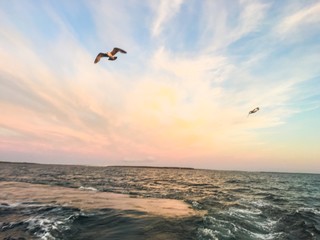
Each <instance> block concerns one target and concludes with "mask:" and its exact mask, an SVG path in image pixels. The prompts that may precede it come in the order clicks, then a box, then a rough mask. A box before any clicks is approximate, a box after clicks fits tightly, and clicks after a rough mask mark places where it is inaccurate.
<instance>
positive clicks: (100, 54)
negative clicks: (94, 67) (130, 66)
mask: <svg viewBox="0 0 320 240" xmlns="http://www.w3.org/2000/svg"><path fill="white" fill-rule="evenodd" d="M117 52H121V53H127V52H126V51H125V50H122V49H121V48H117V47H115V48H113V50H112V51H111V52H107V53H99V54H98V55H97V57H96V59H95V60H94V63H97V62H99V61H100V58H102V57H107V58H108V60H111V61H114V60H116V59H117V57H115V55H116V54H117Z"/></svg>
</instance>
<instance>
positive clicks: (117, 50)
mask: <svg viewBox="0 0 320 240" xmlns="http://www.w3.org/2000/svg"><path fill="white" fill-rule="evenodd" d="M117 52H121V53H127V52H126V51H125V50H123V49H121V48H117V47H115V48H113V50H112V51H111V54H112V55H113V56H114V55H115V54H116V53H117Z"/></svg>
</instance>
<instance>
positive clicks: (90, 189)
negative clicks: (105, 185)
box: [79, 186, 98, 192]
mask: <svg viewBox="0 0 320 240" xmlns="http://www.w3.org/2000/svg"><path fill="white" fill-rule="evenodd" d="M79 189H80V190H84V191H94V192H97V191H98V189H96V188H94V187H83V186H81V187H79Z"/></svg>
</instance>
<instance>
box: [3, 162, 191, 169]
mask: <svg viewBox="0 0 320 240" xmlns="http://www.w3.org/2000/svg"><path fill="white" fill-rule="evenodd" d="M1 163H6V164H17V165H22V164H32V165H56V166H81V167H115V168H157V169H185V170H195V168H191V167H157V166H130V165H108V166H91V165H80V164H79V165H77V164H54V163H33V162H9V161H0V164H1Z"/></svg>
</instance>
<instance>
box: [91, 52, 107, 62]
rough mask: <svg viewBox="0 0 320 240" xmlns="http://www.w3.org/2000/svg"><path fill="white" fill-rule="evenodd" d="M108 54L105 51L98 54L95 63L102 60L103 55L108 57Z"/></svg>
mask: <svg viewBox="0 0 320 240" xmlns="http://www.w3.org/2000/svg"><path fill="white" fill-rule="evenodd" d="M107 56H108V55H107V54H105V53H99V54H98V55H97V56H96V59H95V60H94V63H97V62H99V61H100V58H102V57H107Z"/></svg>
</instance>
